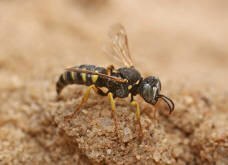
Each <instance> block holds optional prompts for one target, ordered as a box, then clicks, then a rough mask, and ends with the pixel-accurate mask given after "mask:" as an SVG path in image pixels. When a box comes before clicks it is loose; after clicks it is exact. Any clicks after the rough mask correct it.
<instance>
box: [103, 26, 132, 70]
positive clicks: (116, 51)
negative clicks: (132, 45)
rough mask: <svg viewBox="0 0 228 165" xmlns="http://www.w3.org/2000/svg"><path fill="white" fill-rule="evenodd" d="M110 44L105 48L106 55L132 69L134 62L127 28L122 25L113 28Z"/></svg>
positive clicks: (109, 35) (110, 33) (110, 32)
mask: <svg viewBox="0 0 228 165" xmlns="http://www.w3.org/2000/svg"><path fill="white" fill-rule="evenodd" d="M108 37H109V42H108V44H107V45H106V46H105V53H106V54H107V55H108V56H111V57H112V58H113V59H115V61H116V62H117V63H119V64H122V65H124V66H125V67H132V66H133V62H132V58H131V55H130V52H129V48H128V39H127V34H126V31H125V28H124V27H123V25H121V24H115V25H113V26H111V28H110V31H109V33H108Z"/></svg>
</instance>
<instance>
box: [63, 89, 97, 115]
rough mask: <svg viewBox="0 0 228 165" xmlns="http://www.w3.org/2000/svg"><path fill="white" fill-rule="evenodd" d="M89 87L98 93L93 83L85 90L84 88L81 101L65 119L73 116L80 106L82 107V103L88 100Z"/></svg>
mask: <svg viewBox="0 0 228 165" xmlns="http://www.w3.org/2000/svg"><path fill="white" fill-rule="evenodd" d="M91 88H92V89H93V90H94V91H95V92H96V93H98V91H99V89H98V88H96V87H95V85H91V86H89V88H87V90H86V92H85V94H84V96H83V98H82V101H81V103H80V104H79V105H78V106H77V107H76V109H75V110H74V112H73V113H71V114H69V115H67V116H65V119H71V118H73V117H74V116H75V115H76V114H77V112H78V111H79V110H80V108H81V107H82V105H83V104H84V103H85V102H86V101H87V100H88V97H89V94H90V90H91Z"/></svg>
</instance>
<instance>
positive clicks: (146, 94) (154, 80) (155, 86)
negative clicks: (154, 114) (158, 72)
mask: <svg viewBox="0 0 228 165" xmlns="http://www.w3.org/2000/svg"><path fill="white" fill-rule="evenodd" d="M160 91H161V82H160V80H159V78H158V77H153V76H150V77H147V78H145V79H144V80H143V81H142V82H141V83H140V85H139V94H140V95H141V96H142V97H143V99H144V100H145V101H146V102H147V103H149V104H152V105H155V104H156V103H157V101H158V99H159V98H161V99H162V100H163V101H165V103H166V104H167V105H168V106H169V112H170V113H171V112H172V111H173V110H174V103H173V101H172V100H171V99H170V98H168V97H166V96H164V95H161V94H160ZM170 104H171V105H170Z"/></svg>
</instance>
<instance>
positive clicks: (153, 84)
mask: <svg viewBox="0 0 228 165" xmlns="http://www.w3.org/2000/svg"><path fill="white" fill-rule="evenodd" d="M160 90H161V82H160V80H159V78H158V77H152V76H150V77H147V78H145V79H144V80H143V81H142V82H141V83H140V85H139V94H140V95H141V96H142V97H143V99H144V100H145V101H146V102H148V103H150V104H152V105H155V104H156V102H157V101H158V94H159V92H160Z"/></svg>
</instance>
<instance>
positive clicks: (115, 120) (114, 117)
mask: <svg viewBox="0 0 228 165" xmlns="http://www.w3.org/2000/svg"><path fill="white" fill-rule="evenodd" d="M108 98H109V101H110V103H111V108H112V117H113V119H114V122H115V133H116V134H117V119H116V106H115V103H114V99H113V94H112V93H111V92H109V93H108Z"/></svg>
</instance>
